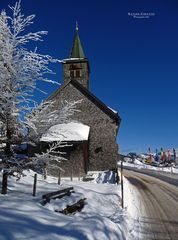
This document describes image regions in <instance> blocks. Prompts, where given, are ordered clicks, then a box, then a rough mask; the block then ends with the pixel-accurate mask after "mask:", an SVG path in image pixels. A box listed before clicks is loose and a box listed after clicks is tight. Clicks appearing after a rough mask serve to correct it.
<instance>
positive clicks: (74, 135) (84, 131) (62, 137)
mask: <svg viewBox="0 0 178 240" xmlns="http://www.w3.org/2000/svg"><path fill="white" fill-rule="evenodd" d="M89 131H90V127H89V126H87V125H84V124H82V123H77V122H70V123H63V124H58V125H55V126H52V127H51V128H50V129H49V130H48V131H47V132H46V133H45V134H43V135H42V137H41V139H40V141H43V142H54V141H86V140H88V135H89Z"/></svg>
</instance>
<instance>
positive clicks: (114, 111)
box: [108, 106, 117, 113]
mask: <svg viewBox="0 0 178 240" xmlns="http://www.w3.org/2000/svg"><path fill="white" fill-rule="evenodd" d="M108 108H109V109H110V110H111V111H113V113H117V111H116V110H114V109H113V108H111V107H109V106H108Z"/></svg>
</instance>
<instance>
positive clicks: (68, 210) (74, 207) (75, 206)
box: [55, 198, 86, 215]
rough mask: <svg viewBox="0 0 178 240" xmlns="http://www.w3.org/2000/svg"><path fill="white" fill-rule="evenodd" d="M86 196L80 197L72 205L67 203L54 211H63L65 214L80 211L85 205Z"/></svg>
mask: <svg viewBox="0 0 178 240" xmlns="http://www.w3.org/2000/svg"><path fill="white" fill-rule="evenodd" d="M85 200H86V198H82V199H80V200H79V201H77V202H76V203H74V204H72V205H70V206H69V205H67V206H66V208H65V209H63V210H55V212H59V213H63V214H65V215H67V214H71V213H74V212H76V211H78V212H80V211H81V210H82V208H83V207H84V205H85Z"/></svg>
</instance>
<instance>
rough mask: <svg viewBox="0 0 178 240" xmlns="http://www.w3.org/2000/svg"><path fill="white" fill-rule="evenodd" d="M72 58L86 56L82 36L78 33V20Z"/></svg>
mask: <svg viewBox="0 0 178 240" xmlns="http://www.w3.org/2000/svg"><path fill="white" fill-rule="evenodd" d="M70 58H85V54H84V51H83V47H82V44H81V41H80V37H79V34H78V23H77V22H76V32H75V37H74V41H73V46H72V50H71V53H70Z"/></svg>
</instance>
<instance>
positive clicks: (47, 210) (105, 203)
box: [0, 171, 128, 240]
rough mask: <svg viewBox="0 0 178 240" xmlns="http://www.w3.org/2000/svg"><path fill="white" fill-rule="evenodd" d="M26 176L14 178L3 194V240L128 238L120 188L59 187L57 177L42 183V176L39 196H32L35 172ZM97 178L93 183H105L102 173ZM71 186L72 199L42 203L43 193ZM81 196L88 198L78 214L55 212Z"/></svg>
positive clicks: (79, 183) (0, 217)
mask: <svg viewBox="0 0 178 240" xmlns="http://www.w3.org/2000/svg"><path fill="white" fill-rule="evenodd" d="M26 175H27V176H26V177H23V178H22V179H21V180H20V181H19V182H17V181H16V180H15V179H14V178H12V177H11V178H10V179H9V181H8V185H9V187H8V194H7V195H5V196H3V195H0V206H1V208H0V239H1V240H11V239H12V240H16V239H18V240H20V239H37V240H42V239H43V240H45V239H46V240H49V239H53V240H55V239H59V240H63V239H65V240H74V239H81V240H85V239H89V240H100V239H102V240H109V239H111V240H119V239H125V236H126V233H127V228H126V226H127V221H128V218H127V214H126V212H125V211H123V210H121V208H120V206H119V202H120V197H119V195H120V190H119V189H120V187H119V186H117V185H114V184H107V183H106V184H102V183H99V184H96V183H94V182H82V181H73V182H71V181H69V180H63V181H62V184H61V185H60V186H59V185H57V179H56V178H52V177H50V178H48V179H47V180H42V177H41V175H38V185H37V195H36V197H32V183H33V176H34V173H33V172H32V171H31V172H26ZM98 176H99V178H98V177H97V178H95V180H94V181H95V182H97V181H99V180H98V179H100V182H102V174H101V173H100V174H99V175H98ZM95 177H96V176H95ZM96 179H97V180H96ZM104 179H105V177H103V180H104ZM69 186H73V187H74V190H75V194H72V195H73V197H72V198H70V197H65V199H63V200H62V201H59V200H56V201H55V200H54V201H52V202H51V203H50V204H46V205H45V206H42V205H41V204H40V201H41V196H42V195H43V194H45V193H48V192H51V191H56V190H58V189H60V188H65V187H69ZM81 197H85V198H86V205H85V206H84V208H83V210H82V211H81V212H78V213H76V214H75V215H63V214H61V213H56V212H54V210H55V209H59V208H63V207H64V205H65V203H66V204H70V203H71V202H72V201H74V200H76V199H78V198H81ZM69 199H70V200H69ZM69 201H70V202H69Z"/></svg>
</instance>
